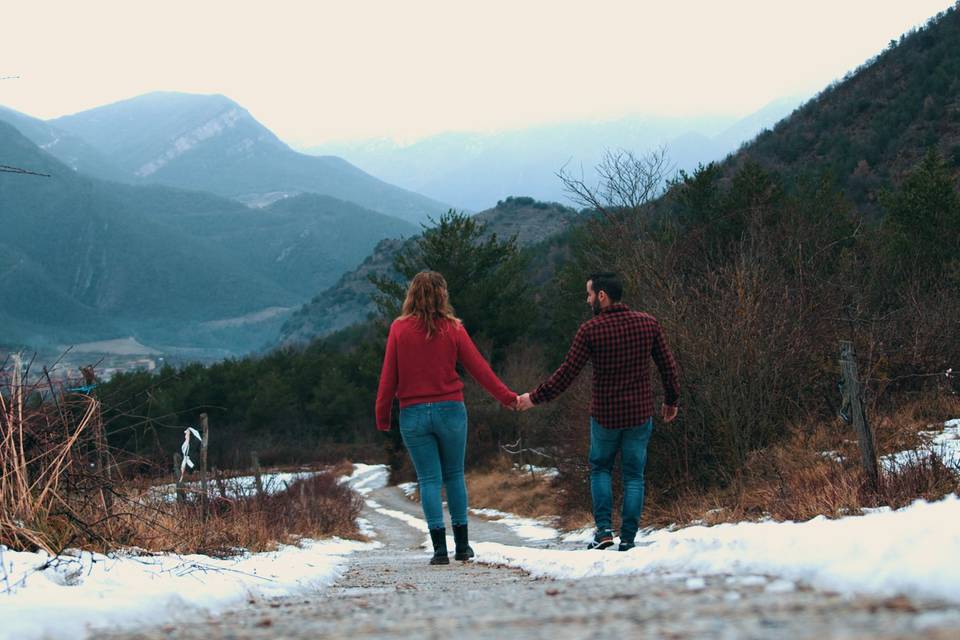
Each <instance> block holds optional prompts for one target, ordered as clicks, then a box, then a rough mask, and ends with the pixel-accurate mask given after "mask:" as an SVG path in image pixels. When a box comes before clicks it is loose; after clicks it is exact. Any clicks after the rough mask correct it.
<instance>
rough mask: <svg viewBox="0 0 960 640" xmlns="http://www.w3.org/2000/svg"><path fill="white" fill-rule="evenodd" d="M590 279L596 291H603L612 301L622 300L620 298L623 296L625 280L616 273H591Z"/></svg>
mask: <svg viewBox="0 0 960 640" xmlns="http://www.w3.org/2000/svg"><path fill="white" fill-rule="evenodd" d="M588 280H590V282H591V283H592V285H591V286H592V287H593V292H594V293H600V292H601V291H603V292H605V293H606V294H607V297H608V298H610V300H611V301H612V302H620V298H622V297H623V282H621V281H620V276H618V275H617V274H615V273H612V272H610V271H602V272H600V273H591V274H590V277H589V278H588Z"/></svg>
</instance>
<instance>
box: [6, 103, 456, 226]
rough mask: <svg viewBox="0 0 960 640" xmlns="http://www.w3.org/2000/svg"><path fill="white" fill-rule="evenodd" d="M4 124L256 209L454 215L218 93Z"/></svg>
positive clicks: (68, 158)
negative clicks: (286, 204) (309, 196)
mask: <svg viewBox="0 0 960 640" xmlns="http://www.w3.org/2000/svg"><path fill="white" fill-rule="evenodd" d="M0 120H4V121H7V122H9V123H11V124H13V125H14V126H16V127H17V128H18V129H21V130H22V132H23V133H24V135H26V136H27V137H28V138H30V139H31V140H33V141H34V142H35V143H37V144H38V145H49V146H48V147H45V148H47V150H49V151H50V152H51V153H52V154H53V155H54V156H56V157H57V158H59V159H60V160H61V161H63V162H64V163H66V164H68V165H70V166H72V167H74V168H75V169H77V170H80V171H83V172H85V173H87V174H89V175H91V176H93V177H97V178H102V179H106V180H115V181H123V182H129V183H133V184H139V183H152V184H165V185H168V186H174V187H179V188H183V189H191V190H197V191H208V192H210V193H215V194H217V195H220V196H223V197H227V198H232V199H236V200H240V201H242V202H244V203H247V204H252V205H255V206H264V205H266V204H269V203H271V202H273V201H275V200H277V199H279V198H282V197H289V196H292V195H297V194H300V193H317V194H321V195H327V196H331V197H334V198H337V199H340V200H345V201H347V202H353V203H356V204H358V205H360V206H362V207H365V208H367V209H371V210H373V211H378V212H380V213H384V214H386V215H392V216H394V217H398V218H400V219H403V220H407V221H408V222H412V223H414V224H420V223H421V222H426V221H427V220H428V219H429V218H431V217H436V216H438V215H440V214H442V213H443V212H445V211H446V210H447V209H448V208H449V205H446V204H443V203H441V202H437V201H435V200H431V199H430V198H426V197H424V196H421V195H419V194H417V193H413V192H411V191H407V190H405V189H401V188H399V187H396V186H393V185H391V184H387V183H386V182H384V181H382V180H380V179H378V178H375V177H373V176H371V175H369V174H367V173H365V172H363V171H361V170H360V169H358V168H357V167H355V166H353V165H351V164H350V163H349V162H346V161H345V160H343V159H342V158H337V157H333V156H327V157H315V156H309V155H305V154H301V153H298V152H296V151H294V150H292V149H290V147H288V146H287V145H286V144H285V143H284V142H282V141H281V140H280V139H279V138H277V136H276V135H274V134H273V133H272V132H271V131H270V130H269V129H267V128H266V127H264V126H263V125H262V124H260V123H259V122H258V121H257V120H256V119H254V118H253V116H251V115H250V113H249V112H248V111H247V110H246V109H244V108H243V107H241V106H240V105H238V104H237V103H235V102H233V101H232V100H230V99H229V98H227V97H225V96H222V95H197V94H185V93H168V92H157V93H150V94H146V95H142V96H137V97H134V98H131V99H129V100H124V101H121V102H117V103H113V104H109V105H104V106H101V107H97V108H94V109H90V110H87V111H82V112H80V113H76V114H73V115H69V116H63V117H61V118H56V119H54V120H50V121H48V122H44V121H42V120H37V119H36V118H31V117H30V116H26V115H25V114H20V113H17V112H15V111H12V110H9V109H0ZM54 141H56V143H55V144H52V143H53V142H54ZM74 156H76V157H74Z"/></svg>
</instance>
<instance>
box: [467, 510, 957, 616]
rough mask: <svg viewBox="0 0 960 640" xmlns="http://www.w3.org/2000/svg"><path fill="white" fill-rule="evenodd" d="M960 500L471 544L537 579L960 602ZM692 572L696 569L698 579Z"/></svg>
mask: <svg viewBox="0 0 960 640" xmlns="http://www.w3.org/2000/svg"><path fill="white" fill-rule="evenodd" d="M958 524H960V499H958V498H957V496H956V495H951V496H949V497H947V498H945V499H944V500H941V501H939V502H934V503H928V502H924V501H917V502H915V503H914V504H913V505H911V506H909V507H906V508H904V509H900V510H898V511H887V512H877V513H871V514H868V515H863V516H850V517H846V518H841V519H838V520H827V519H826V518H824V517H822V516H821V517H818V518H814V519H813V520H809V521H807V522H798V523H794V522H780V523H778V522H759V523H756V522H742V523H737V524H721V525H716V526H713V527H703V526H697V527H690V528H686V529H680V530H677V531H668V530H656V531H649V532H645V534H644V535H643V536H642V537H641V538H638V540H637V542H638V546H637V548H635V549H633V550H631V551H629V552H626V553H620V552H618V551H606V552H597V551H586V550H582V551H565V550H556V549H536V548H526V547H512V546H507V545H502V544H496V543H492V542H481V543H477V544H475V545H474V547H475V549H476V551H477V556H478V561H481V562H486V563H491V564H505V565H509V566H513V567H519V568H522V569H524V570H526V571H529V572H531V573H533V574H534V575H538V576H549V577H554V578H564V579H579V578H586V577H591V576H609V575H628V574H640V573H658V574H661V573H664V572H666V573H671V572H672V573H678V572H679V574H680V575H686V576H688V577H696V576H704V575H733V576H744V577H747V576H753V575H756V574H767V575H771V576H777V577H778V578H779V580H776V581H774V582H773V583H771V584H769V585H768V586H767V589H768V590H774V591H787V590H790V589H792V588H795V586H792V585H794V583H795V582H797V581H799V582H804V583H806V584H809V585H811V586H813V587H816V588H821V589H828V590H833V591H838V592H842V593H851V594H852V593H858V592H862V593H872V594H878V595H895V594H908V595H910V596H916V597H925V598H935V599H944V600H948V601H952V602H960V572H957V570H956V567H957V566H960V526H958ZM693 574H696V576H694V575H693Z"/></svg>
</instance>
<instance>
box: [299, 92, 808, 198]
mask: <svg viewBox="0 0 960 640" xmlns="http://www.w3.org/2000/svg"><path fill="white" fill-rule="evenodd" d="M799 103H800V100H799V99H798V98H785V99H782V100H778V101H776V102H773V103H771V104H769V105H767V106H766V107H764V108H763V109H761V110H760V111H758V112H756V113H754V114H751V115H750V116H747V117H746V118H743V119H741V120H734V119H733V118H722V117H701V118H670V117H629V118H623V119H620V120H615V121H610V122H576V123H567V124H556V125H545V126H539V127H532V128H529V129H523V130H518V131H506V132H500V133H493V134H483V133H444V134H440V135H437V136H432V137H429V138H426V139H424V140H420V141H418V142H415V143H413V144H410V145H406V146H403V145H399V144H396V143H394V142H392V141H390V140H382V139H379V140H368V141H360V142H346V143H332V144H328V145H323V146H319V147H313V148H311V149H309V150H308V152H310V153H332V154H336V155H339V156H343V157H344V158H346V159H347V160H349V161H350V162H353V163H354V164H356V165H357V166H359V167H362V168H364V169H365V170H367V171H369V172H371V173H372V174H374V175H376V176H379V177H381V178H383V179H384V180H387V181H388V182H391V183H394V184H398V185H402V186H404V187H406V188H408V189H412V190H414V191H417V192H418V193H424V194H428V195H430V196H431V197H434V198H437V199H439V200H445V201H453V202H458V203H462V204H463V205H464V206H466V207H467V208H469V209H472V210H481V209H484V208H486V207H488V206H489V205H490V203H491V202H496V201H497V200H499V199H502V198H504V197H506V196H507V195H509V194H512V193H528V194H530V195H531V196H533V197H535V198H537V199H539V200H544V201H560V202H564V201H565V200H566V194H565V193H564V191H563V185H562V184H561V182H560V180H559V179H557V177H556V173H557V172H558V171H559V170H560V169H561V168H564V167H566V169H567V170H569V171H573V172H577V173H579V171H580V170H581V167H582V168H583V169H584V171H585V173H586V174H587V175H588V176H589V173H590V172H591V171H592V167H594V166H595V165H596V164H597V162H598V160H599V159H600V158H601V156H602V154H603V152H604V150H606V149H610V148H623V149H628V150H631V151H635V152H644V151H647V150H649V149H652V148H655V147H659V146H661V145H665V146H666V147H667V152H668V155H669V159H670V160H671V161H672V162H673V163H674V164H675V165H676V166H677V167H678V168H682V169H691V168H693V167H695V166H696V165H697V163H699V162H708V161H710V160H715V159H719V158H722V157H723V156H724V155H726V154H728V153H730V152H732V151H735V150H736V149H737V147H738V146H739V145H740V144H741V143H743V142H744V141H746V140H748V139H750V138H752V137H753V136H755V135H756V134H757V133H758V132H759V131H760V130H762V129H763V128H764V127H769V126H771V125H773V123H775V122H776V121H777V120H779V119H780V118H782V117H783V116H784V115H786V114H788V113H790V111H792V110H793V108H794V107H796V106H797V105H798V104H799Z"/></svg>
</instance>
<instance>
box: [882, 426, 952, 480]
mask: <svg viewBox="0 0 960 640" xmlns="http://www.w3.org/2000/svg"><path fill="white" fill-rule="evenodd" d="M918 435H919V436H920V437H921V438H923V439H924V441H925V444H924V445H923V446H921V447H920V448H919V449H911V450H908V451H898V452H897V453H892V454H890V455H888V456H883V458H881V459H880V464H881V465H882V466H883V469H884V470H885V471H889V472H895V471H897V470H898V469H899V468H901V467H903V466H906V465H909V464H911V463H913V462H917V461H919V460H925V459H927V458H929V457H930V454H931V452H932V453H936V454H937V455H939V456H940V458H941V459H942V460H943V463H944V464H945V465H947V467H949V468H950V469H953V470H954V471H957V472H960V419H956V420H948V421H947V422H944V423H943V430H941V431H921V432H920V433H919V434H918Z"/></svg>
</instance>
